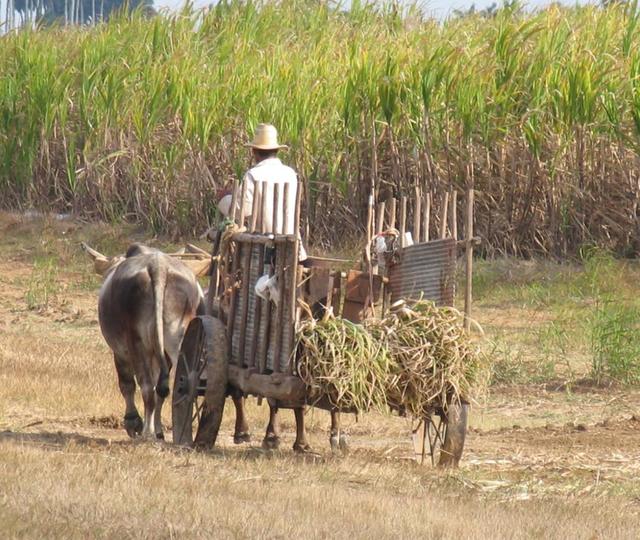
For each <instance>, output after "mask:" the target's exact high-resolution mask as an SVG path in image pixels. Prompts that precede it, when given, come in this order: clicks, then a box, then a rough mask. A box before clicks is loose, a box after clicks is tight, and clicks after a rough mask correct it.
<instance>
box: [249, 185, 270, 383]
mask: <svg viewBox="0 0 640 540" xmlns="http://www.w3.org/2000/svg"><path fill="white" fill-rule="evenodd" d="M266 189H267V188H266V184H265V183H264V182H260V199H261V200H260V221H259V222H258V230H259V231H260V232H261V233H263V234H264V232H265V228H264V217H263V216H265V215H266V204H267V193H266ZM264 249H265V248H264V246H260V251H259V252H258V253H259V255H258V268H259V272H258V274H260V276H259V277H262V273H263V272H264ZM266 311H267V307H266V302H265V301H264V300H263V299H262V298H260V297H259V296H257V295H256V315H255V329H254V334H253V343H252V344H251V351H250V353H249V356H250V358H251V360H250V364H251V366H252V367H254V366H255V365H256V364H257V365H258V366H260V373H263V372H264V368H263V367H262V362H260V361H257V358H256V357H257V356H258V354H259V352H260V350H261V347H262V342H261V341H260V337H259V336H260V330H261V329H262V327H263V326H264V325H266V320H265V317H264V315H263V313H265V312H266Z"/></svg>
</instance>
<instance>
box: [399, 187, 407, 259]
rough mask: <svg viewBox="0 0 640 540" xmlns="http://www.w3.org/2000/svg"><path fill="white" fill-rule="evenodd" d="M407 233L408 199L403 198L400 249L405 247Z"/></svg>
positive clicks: (401, 204) (401, 203) (401, 202)
mask: <svg viewBox="0 0 640 540" xmlns="http://www.w3.org/2000/svg"><path fill="white" fill-rule="evenodd" d="M406 232H407V197H406V196H404V195H403V196H402V198H401V199H400V247H405V246H406V245H407V241H406V240H405V237H404V236H405V233H406Z"/></svg>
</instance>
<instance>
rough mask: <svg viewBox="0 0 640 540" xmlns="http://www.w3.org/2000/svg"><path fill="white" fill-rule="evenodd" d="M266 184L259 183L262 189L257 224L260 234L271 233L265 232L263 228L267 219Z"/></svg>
mask: <svg viewBox="0 0 640 540" xmlns="http://www.w3.org/2000/svg"><path fill="white" fill-rule="evenodd" d="M267 186H268V184H267V183H266V182H261V187H262V194H261V199H262V200H261V201H260V221H259V222H258V223H259V229H260V232H261V233H263V234H264V233H268V232H271V231H267V230H266V228H265V225H264V224H265V218H266V217H267V204H268V203H269V199H268V196H267V195H268V189H267Z"/></svg>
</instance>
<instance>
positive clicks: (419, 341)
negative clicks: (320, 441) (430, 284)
mask: <svg viewBox="0 0 640 540" xmlns="http://www.w3.org/2000/svg"><path fill="white" fill-rule="evenodd" d="M298 345H299V348H298V351H299V358H298V364H297V365H298V373H299V375H300V377H301V378H302V380H303V382H304V383H305V385H306V386H307V388H308V392H309V395H310V396H314V397H315V398H316V399H319V398H320V397H323V396H324V397H326V398H327V399H328V400H329V402H330V403H331V404H332V405H333V406H335V407H337V408H341V409H350V408H355V409H357V410H359V411H367V410H369V409H372V408H375V409H377V410H380V411H385V412H388V410H389V408H391V409H393V410H400V411H403V412H404V413H406V414H408V415H410V416H415V417H420V418H422V417H424V415H425V414H427V413H428V412H431V411H433V410H434V409H435V408H437V407H443V408H446V407H447V405H448V404H450V403H456V402H459V401H460V400H465V401H472V400H474V399H475V398H476V397H477V395H478V393H479V390H480V389H482V388H483V384H484V383H485V381H486V377H485V375H486V370H485V369H484V368H483V356H482V355H481V354H480V350H479V347H478V346H477V345H476V344H474V343H473V342H472V340H471V338H470V337H469V335H468V334H467V333H466V332H465V330H464V328H463V326H462V315H461V314H460V313H459V312H458V311H457V310H455V309H454V308H449V307H438V306H435V305H434V304H433V303H432V302H426V301H419V302H416V303H414V304H412V305H410V306H409V305H405V304H404V303H400V304H398V305H396V306H395V309H393V310H392V311H391V313H390V314H389V315H388V316H387V317H385V318H383V319H370V320H368V321H366V322H365V323H364V324H363V325H356V324H353V323H352V322H350V321H347V320H345V319H341V318H335V317H332V316H331V317H326V318H325V319H324V320H322V321H314V320H307V321H305V322H304V323H303V324H302V326H301V327H300V329H299V333H298Z"/></svg>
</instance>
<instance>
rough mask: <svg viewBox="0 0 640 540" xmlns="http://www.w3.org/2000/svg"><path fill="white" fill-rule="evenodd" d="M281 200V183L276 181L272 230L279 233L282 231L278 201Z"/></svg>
mask: <svg viewBox="0 0 640 540" xmlns="http://www.w3.org/2000/svg"><path fill="white" fill-rule="evenodd" d="M279 201H280V183H279V182H278V183H276V184H274V186H273V214H272V215H271V220H272V221H271V232H272V233H273V234H279V233H280V228H279V227H278V225H279V223H278V222H279V220H278V217H279V216H278V215H279V212H278V203H279Z"/></svg>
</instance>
